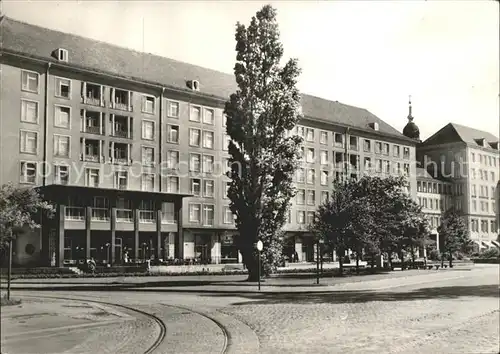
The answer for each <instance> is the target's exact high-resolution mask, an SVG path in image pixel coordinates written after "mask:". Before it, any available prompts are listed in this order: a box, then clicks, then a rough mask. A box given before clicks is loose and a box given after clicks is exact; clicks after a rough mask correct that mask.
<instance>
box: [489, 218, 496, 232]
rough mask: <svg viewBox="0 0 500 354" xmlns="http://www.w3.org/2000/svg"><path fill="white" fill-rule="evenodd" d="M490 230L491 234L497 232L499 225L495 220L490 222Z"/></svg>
mask: <svg viewBox="0 0 500 354" xmlns="http://www.w3.org/2000/svg"><path fill="white" fill-rule="evenodd" d="M490 230H491V232H497V223H496V221H494V220H491V221H490Z"/></svg>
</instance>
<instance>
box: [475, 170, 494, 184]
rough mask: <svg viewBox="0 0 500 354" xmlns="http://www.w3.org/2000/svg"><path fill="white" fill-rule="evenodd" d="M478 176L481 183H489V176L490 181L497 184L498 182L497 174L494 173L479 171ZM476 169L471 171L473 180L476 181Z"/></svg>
mask: <svg viewBox="0 0 500 354" xmlns="http://www.w3.org/2000/svg"><path fill="white" fill-rule="evenodd" d="M477 172H478V175H479V179H480V180H481V181H488V175H489V180H490V181H491V182H497V180H496V179H495V177H496V175H495V172H494V171H489V173H488V171H485V170H478V171H477ZM476 177H477V176H476V169H474V168H472V169H471V179H476Z"/></svg>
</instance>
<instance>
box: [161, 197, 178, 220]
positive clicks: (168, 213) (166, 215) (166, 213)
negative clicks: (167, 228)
mask: <svg viewBox="0 0 500 354" xmlns="http://www.w3.org/2000/svg"><path fill="white" fill-rule="evenodd" d="M161 220H162V222H163V223H165V224H176V223H177V220H176V215H175V204H174V203H172V202H163V203H161Z"/></svg>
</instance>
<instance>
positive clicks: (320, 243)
mask: <svg viewBox="0 0 500 354" xmlns="http://www.w3.org/2000/svg"><path fill="white" fill-rule="evenodd" d="M324 243H325V240H323V239H322V238H320V239H319V252H320V257H321V258H320V262H321V274H323V244H324Z"/></svg>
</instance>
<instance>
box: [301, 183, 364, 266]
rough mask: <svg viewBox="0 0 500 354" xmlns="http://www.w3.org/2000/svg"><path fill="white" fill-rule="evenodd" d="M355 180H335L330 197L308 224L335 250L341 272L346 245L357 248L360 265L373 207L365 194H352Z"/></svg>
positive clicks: (355, 185)
mask: <svg viewBox="0 0 500 354" xmlns="http://www.w3.org/2000/svg"><path fill="white" fill-rule="evenodd" d="M357 183H358V182H356V181H350V182H345V183H343V182H337V181H336V182H335V183H334V186H333V190H332V194H331V197H330V199H329V200H328V201H325V202H324V203H323V204H322V205H320V206H319V208H318V210H317V211H316V213H315V218H314V222H313V224H312V225H311V230H312V231H314V232H316V233H317V234H318V235H319V237H321V238H323V239H324V240H325V243H326V244H328V245H330V246H331V247H332V248H333V249H335V250H336V252H337V255H338V258H339V268H340V274H343V270H344V260H343V258H344V254H345V251H346V249H347V248H351V249H354V250H355V251H356V253H357V262H356V264H357V266H358V269H359V256H360V254H361V252H362V249H363V246H364V245H365V244H366V242H367V239H368V238H369V236H370V235H371V232H370V231H369V229H370V227H371V225H372V222H371V216H372V215H373V211H372V210H370V208H371V205H370V203H369V202H368V199H367V198H366V197H363V196H355V192H356V190H357Z"/></svg>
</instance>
